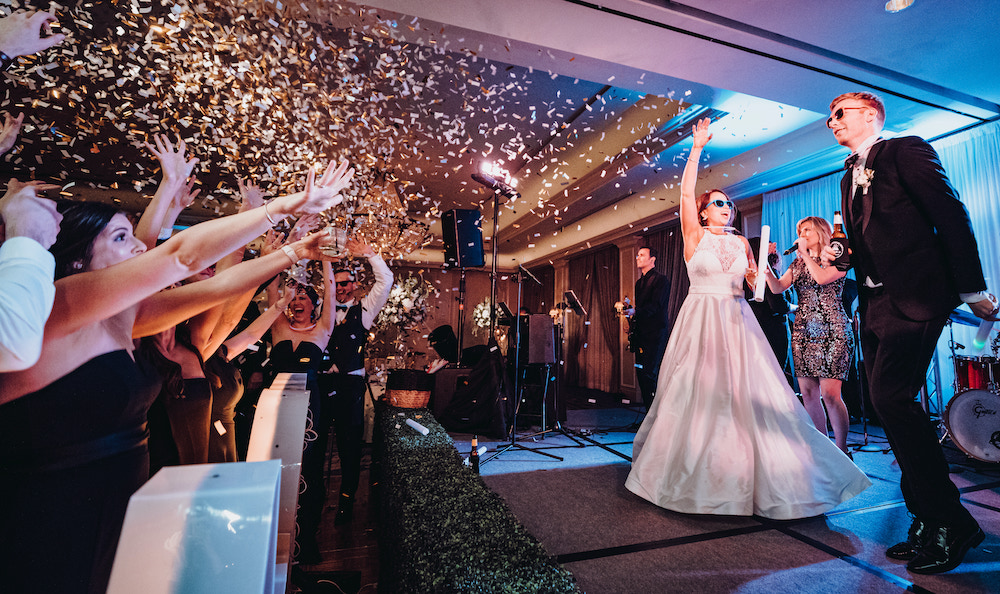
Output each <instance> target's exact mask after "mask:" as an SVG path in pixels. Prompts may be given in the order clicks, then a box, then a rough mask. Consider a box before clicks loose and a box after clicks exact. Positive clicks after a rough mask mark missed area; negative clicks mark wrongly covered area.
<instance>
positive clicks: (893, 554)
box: [885, 518, 930, 561]
mask: <svg viewBox="0 0 1000 594" xmlns="http://www.w3.org/2000/svg"><path fill="white" fill-rule="evenodd" d="M929 532H930V527H929V526H928V525H927V524H925V523H924V522H923V521H921V520H920V519H918V518H913V522H911V523H910V529H909V531H907V533H906V540H904V541H903V542H898V543H896V544H894V545H892V546H891V547H889V548H888V549H886V550H885V556H886V557H888V558H890V559H893V560H895V561H909V560H910V559H913V558H914V557H916V556H917V551H918V550H920V547H922V546H923V544H924V541H925V540H926V539H927V534H928V533H929Z"/></svg>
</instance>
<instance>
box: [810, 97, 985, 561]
mask: <svg viewBox="0 0 1000 594" xmlns="http://www.w3.org/2000/svg"><path fill="white" fill-rule="evenodd" d="M884 123H885V106H884V105H883V103H882V101H881V100H880V99H879V98H878V97H877V96H875V95H873V94H871V93H866V92H859V93H846V94H843V95H840V96H839V97H837V98H836V99H834V100H833V102H832V103H831V104H830V117H829V118H828V119H827V126H828V127H829V128H830V129H831V130H832V131H833V135H834V137H835V138H836V139H837V142H838V143H839V144H841V145H842V146H845V147H847V148H849V149H851V151H852V153H851V156H850V157H848V159H847V162H846V164H845V165H846V168H847V172H846V174H845V175H844V178H843V180H842V181H841V191H842V192H841V194H842V211H843V212H844V215H845V223H846V227H847V234H848V237H849V242H850V248H851V263H852V264H853V265H854V267H855V270H856V272H857V279H858V287H859V293H860V295H859V297H860V303H861V308H860V311H861V346H862V352H863V355H864V363H865V369H866V371H867V374H868V382H869V393H870V395H871V401H872V405H873V407H874V409H875V412H876V413H877V414H878V416H879V419H880V420H881V422H882V425H883V427H884V429H885V432H886V437H887V438H888V439H889V444H890V445H891V446H892V450H893V452H894V453H895V455H896V460H897V462H898V463H899V468H900V471H901V472H902V476H901V478H900V488H901V490H902V493H903V498H904V500H905V502H906V507H907V509H908V510H909V512H910V513H911V514H912V515H913V522H912V524H911V526H910V530H909V533H908V535H907V538H906V540H904V541H903V542H900V543H898V544H896V545H893V546H892V547H890V548H889V549H888V550H887V551H886V556H887V557H889V558H890V559H895V560H900V561H908V563H907V569H908V570H909V571H912V572H914V573H922V574H928V573H941V572H945V571H950V570H951V569H954V568H955V567H957V566H958V565H959V564H960V563H961V562H962V559H963V558H964V556H965V554H966V552H968V550H969V549H970V548H972V547H975V546H977V545H978V544H979V543H980V542H982V540H983V538H984V534H983V531H982V530H981V529H980V527H979V525H978V523H977V522H976V520H975V519H973V517H972V515H971V514H970V513H969V512H968V510H966V509H965V508H964V507H963V506H962V504H961V502H960V500H959V492H958V489H957V488H956V487H955V485H954V484H953V483H952V482H951V480H950V479H949V477H948V464H947V462H946V461H945V458H944V453H943V452H942V450H941V446H940V443H939V442H938V435H937V432H936V427H935V425H934V424H933V423H932V422H931V420H930V418H929V417H928V416H927V414H926V413H925V412H924V410H923V408H922V407H921V406H920V405H919V404H918V403H917V402H916V400H915V396H916V394H917V392H918V391H919V389H920V387H921V386H922V385H923V383H924V374H925V373H926V370H927V367H928V365H929V364H930V361H931V358H932V356H933V354H934V350H935V348H936V345H937V340H938V337H939V336H940V334H941V331H942V330H943V329H944V325H945V322H946V321H947V320H948V316H949V314H950V313H951V312H952V310H954V308H955V307H956V306H958V305H959V304H961V303H962V302H963V301H964V302H965V303H968V304H969V307H970V308H971V309H972V311H973V313H975V314H976V315H977V316H978V317H980V318H983V319H986V320H994V321H995V320H996V319H997V318H996V316H997V312H998V307H997V302H996V298H995V297H994V296H993V295H991V294H989V293H987V292H986V281H985V280H984V277H983V270H982V264H981V262H980V259H979V251H978V247H977V244H976V239H975V237H974V236H973V233H972V227H971V224H970V222H969V215H968V213H967V212H966V210H965V207H964V206H963V205H962V203H961V201H960V200H959V197H958V194H957V192H956V191H955V189H954V188H952V186H951V184H950V183H949V181H948V178H947V176H946V175H945V173H944V169H943V167H942V166H941V162H940V161H939V159H938V156H937V154H936V153H935V152H934V149H933V148H932V147H931V146H930V145H929V144H928V143H927V142H925V141H924V140H923V139H920V138H917V137H915V136H908V137H902V138H894V139H888V140H886V139H883V138H881V136H880V134H881V132H882V126H883V125H884ZM825 255H826V256H827V257H828V258H829V259H831V260H832V259H833V256H834V254H833V253H832V250H829V249H827V250H826V252H825Z"/></svg>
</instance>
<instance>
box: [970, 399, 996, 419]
mask: <svg viewBox="0 0 1000 594" xmlns="http://www.w3.org/2000/svg"><path fill="white" fill-rule="evenodd" d="M972 414H974V415H976V418H977V419H978V418H980V417H983V416H985V415H995V414H997V411H995V410H993V409H991V408H986V406H984V405H983V403H982V402H981V401H979V400H977V401H976V404H975V406H973V407H972Z"/></svg>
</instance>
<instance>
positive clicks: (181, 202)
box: [171, 177, 201, 212]
mask: <svg viewBox="0 0 1000 594" xmlns="http://www.w3.org/2000/svg"><path fill="white" fill-rule="evenodd" d="M196 181H197V180H195V178H193V177H192V178H191V179H190V180H189V181H188V183H186V184H184V187H183V188H181V189H180V190H179V191H178V192H175V193H174V199H173V201H172V204H171V207H172V208H174V209H176V210H177V211H178V212H180V211H182V210H184V209H185V208H187V207H189V206H191V205H192V204H193V203H194V199H195V198H197V197H198V194H199V193H201V188H198V189H197V190H196V189H194V184H195V182H196Z"/></svg>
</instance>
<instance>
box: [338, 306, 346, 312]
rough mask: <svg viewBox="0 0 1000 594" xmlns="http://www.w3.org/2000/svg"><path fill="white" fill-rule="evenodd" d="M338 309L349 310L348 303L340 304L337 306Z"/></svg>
mask: <svg viewBox="0 0 1000 594" xmlns="http://www.w3.org/2000/svg"><path fill="white" fill-rule="evenodd" d="M337 311H347V306H346V305H338V306H337Z"/></svg>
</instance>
